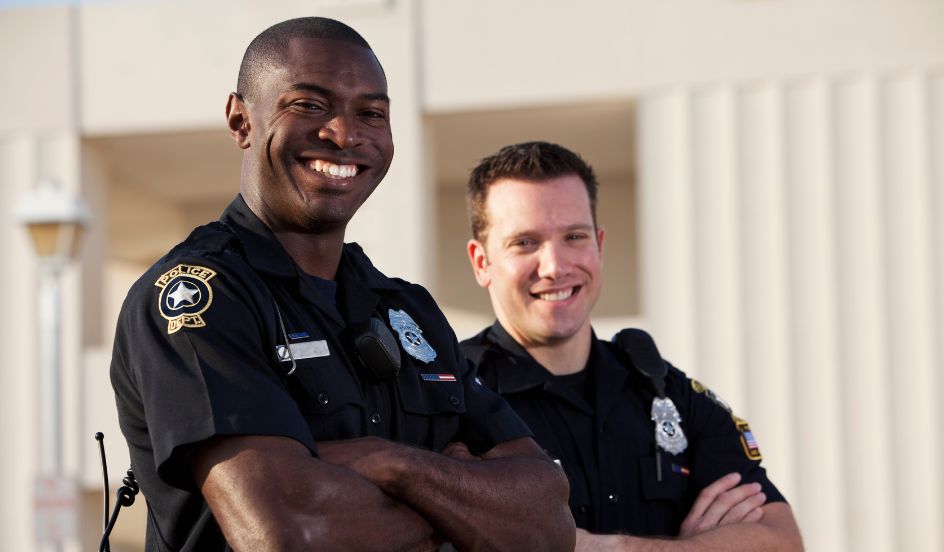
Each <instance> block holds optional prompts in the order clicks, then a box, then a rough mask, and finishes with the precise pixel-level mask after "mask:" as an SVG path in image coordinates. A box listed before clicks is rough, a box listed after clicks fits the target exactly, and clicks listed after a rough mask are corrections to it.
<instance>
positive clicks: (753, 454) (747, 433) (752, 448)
mask: <svg viewBox="0 0 944 552" xmlns="http://www.w3.org/2000/svg"><path fill="white" fill-rule="evenodd" d="M731 417H732V418H733V419H734V425H735V427H737V430H738V432H739V433H740V434H741V446H742V447H744V455H745V456H747V457H748V458H749V459H751V460H756V461H758V462H760V461H761V460H763V459H764V457H763V455H762V454H761V453H760V447H758V446H757V441H756V440H755V439H754V434H753V433H751V426H749V425H748V424H747V421H746V420H742V419H741V418H738V417H737V416H734V415H732V416H731Z"/></svg>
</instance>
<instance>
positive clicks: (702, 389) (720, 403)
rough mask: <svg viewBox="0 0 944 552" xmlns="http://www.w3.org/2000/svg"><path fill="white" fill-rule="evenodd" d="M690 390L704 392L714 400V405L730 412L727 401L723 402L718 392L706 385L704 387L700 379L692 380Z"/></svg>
mask: <svg viewBox="0 0 944 552" xmlns="http://www.w3.org/2000/svg"><path fill="white" fill-rule="evenodd" d="M692 390H693V391H695V392H696V393H704V394H705V395H706V396H707V397H708V398H709V399H711V400H712V401H714V403H715V404H716V405H718V406H720V407H721V408H723V409H725V410H727V411H728V412H732V411H731V407H730V406H729V405H728V403H726V402H724V399H722V398H721V397H719V396H718V394H717V393H715V392H714V391H712V390H711V389H708V388H707V387H705V386H704V385H703V384H702V383H701V382H700V381H698V380H696V379H693V380H692Z"/></svg>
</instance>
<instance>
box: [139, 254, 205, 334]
mask: <svg viewBox="0 0 944 552" xmlns="http://www.w3.org/2000/svg"><path fill="white" fill-rule="evenodd" d="M214 276H216V271H215V270H212V269H209V268H206V267H204V266H196V265H186V264H179V265H177V266H175V267H174V268H172V269H170V270H168V271H167V272H165V273H164V274H161V277H160V278H158V279H157V281H156V282H154V285H155V286H157V287H159V288H161V293H160V295H159V296H158V299H157V303H158V305H157V306H158V309H159V310H160V311H161V316H163V317H164V318H166V319H167V333H168V334H172V333H175V332H176V331H177V330H179V329H180V328H202V327H204V326H206V322H205V321H204V320H203V317H202V316H201V314H203V313H204V312H206V310H207V309H208V308H210V304H211V303H213V288H211V287H210V279H212V278H213V277H214Z"/></svg>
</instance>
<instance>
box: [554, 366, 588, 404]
mask: <svg viewBox="0 0 944 552" xmlns="http://www.w3.org/2000/svg"><path fill="white" fill-rule="evenodd" d="M587 372H588V370H586V369H584V370H581V371H579V372H576V373H573V374H567V375H564V376H554V379H555V380H557V382H558V383H560V384H561V385H563V386H565V387H569V388H571V389H572V390H573V391H574V393H576V394H577V396H578V397H582V398H583V400H585V401H587V403H588V404H593V403H592V402H591V400H590V399H591V397H590V388H589V386H588V385H587Z"/></svg>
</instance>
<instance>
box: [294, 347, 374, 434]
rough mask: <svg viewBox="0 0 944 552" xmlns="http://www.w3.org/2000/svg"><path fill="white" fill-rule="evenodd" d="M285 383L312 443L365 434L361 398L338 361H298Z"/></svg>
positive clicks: (354, 383) (330, 359)
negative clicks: (305, 423) (307, 428)
mask: <svg viewBox="0 0 944 552" xmlns="http://www.w3.org/2000/svg"><path fill="white" fill-rule="evenodd" d="M288 380H289V388H290V391H291V393H292V395H293V396H294V397H295V400H296V401H297V402H298V406H299V408H300V409H301V411H302V415H303V416H304V417H305V420H306V421H307V422H308V426H309V428H311V434H312V436H313V437H314V439H315V441H328V440H334V439H351V438H354V437H361V436H363V435H365V428H364V424H365V422H364V419H363V418H364V416H363V411H364V402H363V398H362V397H361V393H360V390H359V389H358V387H357V383H356V382H355V380H354V378H353V377H352V376H351V374H350V373H349V372H348V370H347V367H345V366H344V365H343V364H342V363H341V362H339V361H337V360H336V359H335V358H334V357H322V358H313V359H305V360H300V361H298V366H297V368H296V370H295V372H294V373H293V374H292V375H291V376H289V377H288Z"/></svg>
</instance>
